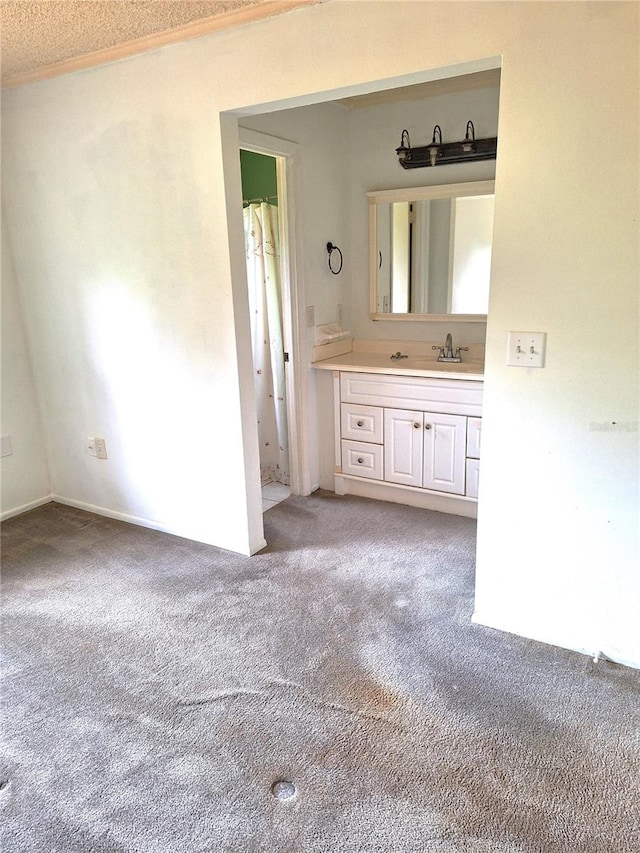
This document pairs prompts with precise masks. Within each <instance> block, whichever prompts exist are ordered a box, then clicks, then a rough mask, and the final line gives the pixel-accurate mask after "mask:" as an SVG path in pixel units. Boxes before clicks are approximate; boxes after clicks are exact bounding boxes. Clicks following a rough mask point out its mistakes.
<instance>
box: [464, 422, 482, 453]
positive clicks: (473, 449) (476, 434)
mask: <svg viewBox="0 0 640 853" xmlns="http://www.w3.org/2000/svg"><path fill="white" fill-rule="evenodd" d="M481 433H482V418H467V456H468V457H469V458H470V459H480V436H481Z"/></svg>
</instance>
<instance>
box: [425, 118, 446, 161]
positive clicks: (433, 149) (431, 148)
mask: <svg viewBox="0 0 640 853" xmlns="http://www.w3.org/2000/svg"><path fill="white" fill-rule="evenodd" d="M436 136H437V137H438V140H436ZM427 151H428V152H429V163H430V164H431V165H432V166H435V165H436V163H437V162H438V157H442V128H441V127H440V125H439V124H437V125H436V126H435V127H434V128H433V135H432V137H431V145H427Z"/></svg>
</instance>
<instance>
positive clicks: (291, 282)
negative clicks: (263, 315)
mask: <svg viewBox="0 0 640 853" xmlns="http://www.w3.org/2000/svg"><path fill="white" fill-rule="evenodd" d="M238 135H239V140H240V148H242V149H244V150H246V151H255V152H257V153H258V154H268V155H270V156H272V157H275V158H276V163H277V180H278V222H279V229H280V247H281V269H282V315H283V316H282V323H283V328H282V333H283V338H284V346H285V351H286V352H288V353H289V362H288V364H287V365H286V366H285V386H286V396H287V426H288V430H289V466H290V473H291V493H292V494H294V495H308V494H311V490H312V489H311V466H310V463H309V459H310V455H309V447H308V436H309V430H308V428H307V424H308V412H309V401H308V391H307V384H306V368H307V365H306V364H305V363H304V361H303V356H302V354H303V353H304V352H305V351H306V350H305V347H304V345H303V343H304V337H303V329H304V327H303V325H302V323H301V316H300V301H299V295H298V287H297V274H296V270H297V266H298V265H297V263H296V261H297V249H296V239H295V236H296V235H295V221H296V217H295V207H296V204H295V201H296V200H295V193H294V180H293V175H294V169H295V160H296V155H297V152H298V144H297V143H295V142H290V141H289V140H287V139H280V138H278V137H276V136H270V135H269V134H266V133H259V132H258V131H255V130H249V129H248V128H244V127H240V126H239V127H238Z"/></svg>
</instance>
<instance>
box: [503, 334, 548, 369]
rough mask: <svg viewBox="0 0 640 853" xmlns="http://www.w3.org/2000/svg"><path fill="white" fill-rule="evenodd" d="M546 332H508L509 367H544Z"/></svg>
mask: <svg viewBox="0 0 640 853" xmlns="http://www.w3.org/2000/svg"><path fill="white" fill-rule="evenodd" d="M546 347H547V333H546V332H509V334H508V336H507V364H508V365H509V366H510V367H544V357H545V350H546Z"/></svg>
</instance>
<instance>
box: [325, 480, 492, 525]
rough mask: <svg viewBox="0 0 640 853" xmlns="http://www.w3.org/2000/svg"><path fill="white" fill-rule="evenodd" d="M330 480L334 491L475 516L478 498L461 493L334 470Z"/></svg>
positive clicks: (338, 493) (453, 513)
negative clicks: (335, 472) (401, 483)
mask: <svg viewBox="0 0 640 853" xmlns="http://www.w3.org/2000/svg"><path fill="white" fill-rule="evenodd" d="M334 481H335V492H336V494H337V495H358V496H359V497H361V498H373V499H374V500H378V501H388V502H389V503H397V504H404V505H405V506H415V507H418V508H419V509H430V510H434V511H435V512H445V513H447V514H449V515H461V516H464V517H466V518H477V516H478V502H477V501H476V500H475V499H474V498H467V497H465V496H464V495H449V494H446V493H445V492H434V491H429V490H428V489H416V488H414V487H412V486H400V485H397V484H396V483H385V482H383V481H382V480H366V479H364V478H363V477H356V476H354V475H353V474H336V475H335V477H334Z"/></svg>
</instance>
